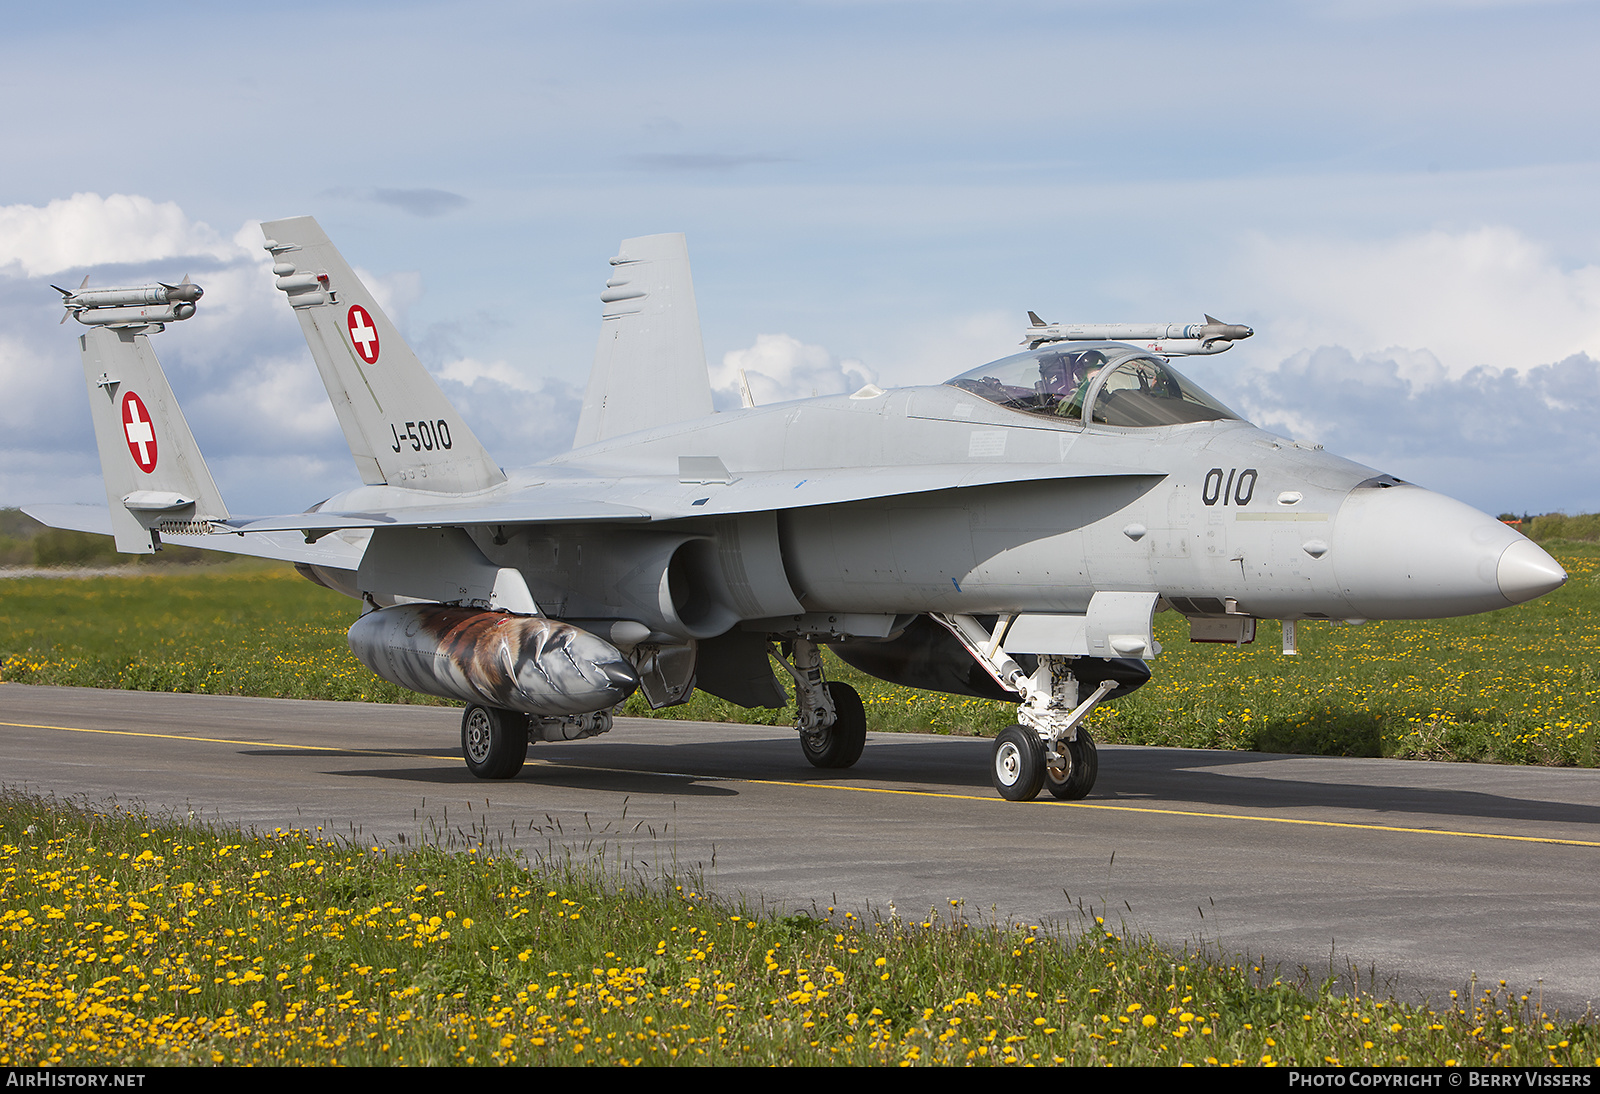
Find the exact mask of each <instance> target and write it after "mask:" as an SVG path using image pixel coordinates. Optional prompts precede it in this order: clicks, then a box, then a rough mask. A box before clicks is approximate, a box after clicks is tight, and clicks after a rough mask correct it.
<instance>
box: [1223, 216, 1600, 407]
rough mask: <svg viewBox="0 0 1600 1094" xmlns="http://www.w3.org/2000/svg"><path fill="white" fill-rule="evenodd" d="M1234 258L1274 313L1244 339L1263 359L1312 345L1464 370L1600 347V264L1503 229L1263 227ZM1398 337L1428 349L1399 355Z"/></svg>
mask: <svg viewBox="0 0 1600 1094" xmlns="http://www.w3.org/2000/svg"><path fill="white" fill-rule="evenodd" d="M1241 262H1242V267H1243V268H1242V270H1241V271H1240V274H1239V280H1240V281H1241V282H1243V284H1242V285H1241V286H1240V289H1239V293H1238V295H1240V296H1242V297H1244V298H1246V299H1250V300H1252V301H1253V302H1254V305H1255V311H1256V313H1257V314H1258V315H1261V316H1264V317H1269V318H1264V319H1263V320H1262V321H1261V323H1260V325H1259V327H1258V333H1257V337H1256V340H1255V342H1254V343H1253V344H1252V343H1246V345H1248V346H1249V347H1250V349H1251V350H1253V351H1255V352H1256V353H1257V354H1258V355H1259V356H1263V357H1265V358H1267V359H1269V360H1270V359H1274V358H1281V357H1284V356H1288V355H1290V354H1292V353H1294V352H1296V351H1298V350H1302V349H1305V348H1308V347H1313V346H1319V345H1332V346H1343V347H1347V348H1349V349H1350V350H1351V351H1352V352H1354V353H1356V354H1357V355H1362V354H1370V353H1374V352H1378V351H1384V352H1386V353H1388V354H1389V355H1390V356H1391V358H1392V359H1394V360H1395V361H1396V362H1397V363H1399V364H1400V365H1401V366H1402V372H1403V373H1404V374H1405V375H1406V376H1407V377H1408V378H1411V379H1416V380H1428V379H1430V374H1431V373H1432V372H1433V371H1434V370H1435V369H1442V370H1443V371H1444V373H1445V374H1447V375H1449V376H1451V377H1456V378H1460V377H1462V376H1464V375H1466V374H1467V373H1468V372H1469V371H1471V370H1472V369H1474V368H1477V367H1479V366H1489V367H1493V368H1517V369H1524V368H1530V367H1533V366H1535V365H1538V364H1541V363H1544V362H1549V361H1559V360H1562V359H1564V358H1567V357H1570V356H1572V355H1573V354H1577V353H1587V354H1589V355H1590V356H1593V357H1600V266H1597V265H1588V266H1581V267H1578V268H1575V269H1566V268H1563V267H1562V266H1561V265H1560V264H1559V263H1558V262H1557V261H1556V260H1555V259H1554V257H1553V256H1552V255H1551V254H1550V251H1549V249H1548V248H1546V247H1543V246H1541V245H1540V244H1538V243H1535V242H1534V241H1533V240H1531V239H1529V238H1528V237H1527V236H1525V235H1522V234H1521V233H1519V232H1517V231H1514V230H1513V229H1510V228H1505V227H1485V228H1479V229H1476V230H1473V231H1467V232H1444V231H1432V232H1424V233H1418V234H1413V235H1406V236H1401V237H1399V238H1393V239H1387V240H1379V241H1366V242H1363V241H1350V240H1334V239H1322V238H1269V237H1265V236H1260V237H1256V238H1255V239H1253V240H1251V241H1249V242H1247V244H1246V245H1245V247H1244V249H1243V253H1242V256H1241ZM1397 346H1405V347H1411V348H1412V349H1414V350H1426V351H1427V352H1426V353H1424V354H1414V355H1412V356H1411V357H1410V358H1409V359H1403V358H1404V356H1405V355H1404V353H1403V351H1401V350H1397V349H1394V348H1392V347H1397ZM1386 347H1390V348H1386Z"/></svg>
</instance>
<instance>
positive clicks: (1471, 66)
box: [0, 0, 1600, 514]
mask: <svg viewBox="0 0 1600 1094" xmlns="http://www.w3.org/2000/svg"><path fill="white" fill-rule="evenodd" d="M1597 42H1600V5H1596V4H1593V3H1584V2H1579V0H1569V2H1555V0H1551V2H1542V0H1385V2H1381V3H1380V2H1377V0H1298V2H1297V0H1275V2H1272V3H1210V4H1195V3H1192V2H1189V0H1170V2H1167V0H1146V2H1141V0H1115V2H1114V0H1081V2H1063V3H1006V2H1003V0H985V2H983V3H965V2H955V0H949V2H917V0H877V2H871V0H860V2H849V0H834V2H826V0H813V2H798V3H784V2H772V3H762V4H749V3H721V2H703V3H694V2H679V0H655V2H637V0H611V2H608V3H606V4H604V5H600V4H584V3H537V2H519V3H514V4H469V3H452V4H450V5H443V4H421V3H412V4H407V3H393V2H389V3H384V4H381V5H379V4H363V3H338V2H327V3H319V4H315V5H312V4H304V3H298V2H295V0H288V2H284V3H280V4H277V5H272V6H269V7H262V6H254V7H246V6H244V5H215V6H211V7H208V8H203V9H193V10H184V11H179V12H173V13H171V14H170V16H168V15H161V16H158V17H153V16H151V14H150V13H149V12H147V11H144V10H142V9H141V10H134V9H130V8H128V7H127V6H126V5H111V4H103V3H98V2H96V0H86V2H82V3H78V4H75V5H74V7H73V14H72V17H71V18H61V17H58V15H57V14H56V13H55V12H54V11H53V10H52V9H48V8H47V7H41V6H38V5H35V6H33V7H31V8H22V9H18V10H17V11H15V12H11V13H8V17H7V30H6V34H5V35H4V36H3V38H0V94H3V95H4V101H5V102H6V103H7V104H8V107H9V108H8V109H7V110H5V111H4V112H3V114H0V505H18V504H23V503H27V502H32V501H57V500H60V501H83V502H96V503H102V502H103V501H104V497H105V494H104V489H103V487H102V485H101V481H100V474H99V464H98V458H97V457H96V455H95V451H94V441H93V435H92V433H91V430H90V424H89V413H88V406H87V403H86V400H85V396H84V383H83V373H82V367H81V365H80V363H79V358H78V353H77V346H76V339H75V337H74V334H76V333H77V332H78V330H81V328H76V325H75V324H73V323H70V322H69V323H68V324H67V325H66V326H65V327H63V326H60V325H58V323H59V319H60V317H61V310H60V308H59V307H58V306H57V305H56V303H55V301H57V300H58V299H59V297H58V296H57V294H56V293H55V292H54V291H53V290H52V289H51V288H50V286H51V285H52V284H54V285H62V286H66V287H69V288H71V287H76V285H77V284H78V283H79V282H80V281H81V280H82V279H83V277H84V276H85V275H88V276H89V277H90V278H91V282H90V284H91V287H93V286H96V285H98V286H101V287H109V286H112V285H121V284H145V283H149V282H151V281H155V280H163V281H169V282H170V281H175V280H176V279H178V278H181V277H182V276H184V275H185V274H188V275H190V276H192V277H193V278H194V280H195V281H197V282H199V283H200V284H201V285H202V286H204V288H205V290H206V295H205V298H204V300H203V301H201V304H200V309H199V314H198V315H197V316H196V317H195V318H194V319H191V320H189V321H187V322H184V323H179V324H174V325H172V326H171V327H169V329H168V330H167V331H166V332H164V333H162V334H161V335H159V336H157V337H156V338H154V339H153V343H154V346H155V349H156V351H157V353H158V354H159V356H160V357H161V360H162V362H163V364H164V365H165V367H166V369H167V373H168V376H169V378H170V379H171V382H172V385H173V388H174V390H175V392H176V394H177V396H178V398H179V400H180V402H181V403H182V405H183V407H184V409H185V412H186V415H187V417H188V420H189V423H190V425H191V427H192V429H193V431H194V433H195V436H196V438H197V440H198V442H199V444H200V446H201V449H202V451H203V452H204V453H205V455H206V457H207V461H208V463H209V464H210V466H211V468H212V471H213V474H214V476H215V477H216V479H217V482H218V485H219V486H220V487H221V489H222V492H223V495H224V497H225V498H226V499H227V501H228V504H229V507H230V509H232V510H233V511H234V512H235V513H241V514H245V513H274V512H287V511H297V510H300V509H303V508H305V507H306V506H308V505H310V504H312V503H314V502H316V501H319V500H321V499H322V498H325V497H327V496H328V495H329V494H332V493H334V492H336V491H338V490H340V489H344V488H347V487H350V486H354V485H357V484H358V480H357V478H356V475H355V469H354V465H353V463H352V462H351V459H350V456H349V453H348V450H347V449H346V447H345V445H344V443H343V440H342V438H341V436H340V434H339V431H338V427H337V424H336V422H335V419H334V416H333V412H332V410H331V408H330V407H329V405H328V401H327V398H326V395H325V393H324V392H323V390H322V388H321V385H320V382H319V380H318V378H317V374H316V371H315V368H314V366H313V365H312V363H311V358H310V355H309V353H308V351H307V350H306V347H305V344H304V341H303V339H302V337H301V335H300V332H299V327H298V325H297V323H296V322H295V320H294V317H293V315H292V313H291V311H290V309H289V307H288V306H287V303H286V302H285V301H284V300H283V299H282V296H281V294H279V293H277V292H276V291H275V290H274V289H273V288H272V283H271V274H270V272H269V267H270V262H269V260H268V258H267V256H266V254H265V252H263V251H262V250H261V249H260V243H261V239H262V236H261V232H260V228H259V223H260V222H261V221H262V220H268V219H276V218H279V217H285V216H297V215H302V214H310V215H313V216H315V217H317V219H318V220H319V221H320V223H321V224H322V226H323V227H324V229H326V231H327V232H328V234H329V236H330V237H331V238H332V239H333V240H334V242H335V243H336V245H337V246H338V247H339V248H340V250H341V251H342V252H343V254H344V256H345V257H346V258H347V259H348V260H349V261H350V262H351V264H352V265H354V266H355V267H356V268H357V269H358V270H359V271H361V273H362V275H363V277H364V278H365V279H366V280H367V281H368V284H369V286H370V287H371V288H372V289H373V290H374V292H375V294H376V295H377V296H378V297H379V300H380V302H381V303H382V304H383V305H384V307H385V309H386V310H387V311H389V313H390V315H391V317H392V318H394V319H395V321H396V322H397V324H398V325H399V327H400V329H401V330H402V331H403V332H404V333H405V335H406V337H407V339H408V341H410V343H411V345H412V347H413V348H414V349H415V350H416V351H417V353H418V355H419V356H420V357H421V358H422V360H423V362H424V363H425V364H426V365H427V366H428V367H429V368H430V370H432V371H433V373H434V374H435V376H436V377H437V378H438V379H439V380H440V383H441V386H442V387H443V388H444V390H445V392H446V394H447V395H448V397H449V398H450V399H451V400H452V401H453V402H454V403H455V404H456V405H457V406H458V407H459V408H460V409H461V411H462V413H463V414H464V416H465V417H466V418H467V419H468V421H469V422H470V424H471V425H472V426H473V428H474V430H475V431H476V432H477V433H478V435H479V437H480V438H481V439H482V440H483V441H484V443H485V444H486V445H487V446H488V448H489V450H490V451H491V452H492V453H494V455H495V456H496V457H497V458H498V459H499V460H500V461H501V462H502V463H503V464H505V465H506V466H508V467H509V466H520V465H524V464H528V463H532V462H535V461H537V460H540V459H544V458H547V457H549V456H552V455H555V454H557V453H559V452H562V451H565V450H566V449H567V448H568V447H569V446H570V443H571V439H572V434H573V430H574V428H575V425H576V421H577V412H578V407H579V404H580V401H581V396H582V391H583V386H584V383H585V381H586V378H587V375H588V371H589V366H590V363H591V361H592V359H593V354H594V345H595V338H596V335H597V333H598V327H599V309H600V301H599V292H600V289H601V288H602V286H603V284H604V281H605V279H606V277H607V276H608V273H609V267H608V266H607V264H606V259H607V258H608V257H609V256H611V255H613V254H615V253H616V252H617V250H618V247H619V243H620V241H621V240H623V239H625V238H628V237H630V236H635V235H645V234H651V233H656V232H677V231H681V232H685V233H687V236H688V241H689V252H690V258H691V261H692V263H693V271H694V282H695V290H696V294H697V297H698V302H699V309H700V317H701V323H702V329H703V333H704V339H705V346H706V356H707V362H708V367H709V368H710V370H711V375H712V379H713V384H714V386H715V387H716V388H717V390H718V392H719V394H718V399H719V403H720V405H723V406H728V405H737V393H736V391H737V388H736V385H737V379H736V377H737V371H738V370H739V369H740V368H743V369H744V370H745V371H746V374H747V375H748V376H749V377H750V381H751V387H752V390H753V393H754V395H755V397H756V399H757V401H758V402H769V401H773V400H776V399H781V398H793V397H804V396H809V395H811V394H813V393H816V394H829V393H833V392H839V391H847V390H854V389H855V388H856V387H859V386H860V385H861V384H863V383H866V382H868V381H871V382H876V383H878V384H879V385H881V386H884V387H889V386H897V385H910V384H922V383H938V382H941V381H943V380H945V379H948V378H949V377H951V376H953V375H956V374H958V373H961V372H964V371H966V370H968V369H970V368H973V367H975V366H977V365H979V364H981V363H983V362H984V361H987V360H992V359H995V358H999V357H1003V356H1006V355H1008V354H1009V353H1012V352H1014V350H1015V348H1016V344H1017V342H1018V340H1019V338H1020V336H1021V331H1022V328H1023V326H1024V325H1025V324H1026V316H1025V313H1026V311H1027V310H1028V309H1033V310H1035V311H1037V312H1039V314H1041V315H1042V316H1044V317H1045V318H1046V319H1048V320H1053V321H1072V322H1089V323H1093V322H1123V321H1126V322H1141V323H1185V322H1198V321H1200V319H1201V316H1202V315H1203V314H1205V313H1210V314H1211V315H1214V316H1217V317H1218V318H1219V319H1221V320H1223V321H1225V322H1232V323H1245V324H1249V325H1250V326H1252V327H1254V328H1255V330H1256V332H1257V333H1256V335H1255V337H1254V338H1252V339H1250V340H1248V341H1245V342H1241V343H1239V344H1238V345H1237V346H1236V347H1235V348H1234V349H1233V350H1231V351H1229V352H1228V353H1226V354H1223V355H1220V356H1218V357H1213V358H1206V359H1195V358H1190V359H1188V360H1186V361H1182V362H1180V368H1182V369H1184V370H1185V371H1186V372H1188V373H1190V374H1191V375H1192V376H1193V377H1195V378H1196V379H1198V380H1199V381H1200V382H1201V383H1202V384H1203V385H1205V386H1206V387H1207V388H1208V389H1210V390H1211V391H1213V393H1215V394H1216V395H1218V396H1219V397H1221V398H1222V399H1223V400H1224V401H1225V402H1227V403H1228V404H1229V405H1230V406H1233V407H1234V408H1235V409H1237V410H1239V411H1240V412H1242V413H1244V414H1245V415H1246V416H1247V417H1249V418H1250V419H1251V420H1252V421H1254V422H1256V423H1257V424H1258V425H1261V426H1263V427H1264V428H1267V429H1271V430H1273V431H1274V432H1277V433H1281V434H1283V435H1285V436H1289V437H1293V438H1295V439H1297V440H1305V441H1312V442H1316V443H1321V444H1324V445H1325V446H1326V447H1327V448H1328V449H1330V450H1331V451H1334V452H1337V453H1339V454H1340V455H1344V456H1347V457H1349V458H1351V459H1355V460H1358V461H1360V462H1362V463H1366V464H1369V465H1371V466H1373V467H1375V468H1377V469H1379V470H1380V471H1384V472H1387V473H1390V474H1393V475H1396V476H1398V477H1400V478H1402V479H1406V480H1408V481H1412V482H1416V483H1418V484H1419V485H1422V486H1426V487H1429V488H1432V489H1436V490H1441V491H1443V492H1445V493H1448V494H1451V495H1453V496H1455V497H1458V498H1461V499H1462V500H1464V501H1467V502H1469V503H1471V504H1473V505H1475V506H1478V507H1479V508H1481V509H1484V510H1486V511H1488V512H1491V513H1499V512H1516V513H1522V512H1531V513H1539V512H1547V511H1553V510H1565V511H1567V512H1573V513H1577V512H1592V511H1596V510H1600V452H1597V449H1596V443H1595V429H1594V425H1593V423H1594V422H1596V421H1597V420H1600V218H1597V216H1596V214H1595V195H1596V194H1597V193H1600V77H1597V76H1596V75H1595V74H1594V68H1593V63H1592V53H1593V49H1594V47H1595V44H1596V43H1597ZM75 328H76V329H75Z"/></svg>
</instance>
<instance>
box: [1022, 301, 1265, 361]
mask: <svg viewBox="0 0 1600 1094" xmlns="http://www.w3.org/2000/svg"><path fill="white" fill-rule="evenodd" d="M1028 320H1029V322H1030V323H1031V324H1032V325H1031V326H1029V327H1028V329H1027V330H1026V331H1024V332H1023V335H1022V344H1023V345H1025V346H1027V347H1028V348H1029V349H1037V348H1038V347H1039V346H1041V345H1043V344H1044V343H1046V342H1133V343H1136V344H1139V345H1141V346H1143V348H1145V349H1148V350H1151V351H1153V352H1155V353H1159V354H1161V355H1162V356H1163V357H1190V356H1194V355H1195V354H1202V353H1221V352H1223V351H1224V350H1227V349H1231V348H1232V347H1233V344H1234V343H1235V342H1237V341H1239V340H1240V339H1243V338H1249V337H1250V336H1251V335H1252V334H1254V333H1255V331H1254V330H1253V329H1251V328H1250V327H1246V326H1241V325H1239V324H1237V323H1223V322H1219V321H1218V320H1216V319H1213V318H1211V316H1209V315H1208V316H1206V321H1205V322H1204V323H1188V324H1182V323H1046V322H1045V321H1044V320H1043V319H1040V318H1039V316H1038V315H1036V314H1035V313H1033V312H1029V313H1028Z"/></svg>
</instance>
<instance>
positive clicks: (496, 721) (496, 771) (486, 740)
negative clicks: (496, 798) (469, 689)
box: [461, 706, 528, 779]
mask: <svg viewBox="0 0 1600 1094" xmlns="http://www.w3.org/2000/svg"><path fill="white" fill-rule="evenodd" d="M461 755H462V756H463V757H465V758H466V761H467V770H468V771H471V772H472V773H473V774H474V775H476V776H477V777H478V778H480V779H511V778H515V777H516V774H517V772H519V771H521V770H522V764H523V761H525V760H526V759H527V758H528V716H527V715H526V714H519V713H518V712H517V711H514V710H498V709H496V708H495V707H480V706H470V707H468V708H467V709H466V711H465V712H464V713H463V714H462V715H461Z"/></svg>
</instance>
